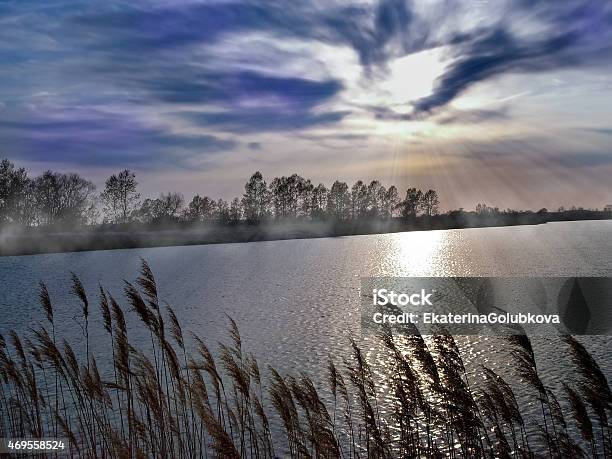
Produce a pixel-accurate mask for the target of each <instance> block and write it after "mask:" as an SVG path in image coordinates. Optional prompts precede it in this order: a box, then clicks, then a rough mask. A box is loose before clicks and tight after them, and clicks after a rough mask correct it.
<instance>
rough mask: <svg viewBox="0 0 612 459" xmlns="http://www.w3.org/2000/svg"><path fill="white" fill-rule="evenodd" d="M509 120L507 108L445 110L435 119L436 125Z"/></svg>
mask: <svg viewBox="0 0 612 459" xmlns="http://www.w3.org/2000/svg"><path fill="white" fill-rule="evenodd" d="M509 118H510V115H509V110H508V107H502V108H499V109H496V110H487V109H473V110H452V109H449V110H446V111H445V112H444V113H443V114H442V115H441V116H439V117H437V118H436V119H435V121H436V123H438V124H443V125H444V124H476V123H484V122H488V121H503V120H507V119H509Z"/></svg>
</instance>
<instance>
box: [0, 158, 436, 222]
mask: <svg viewBox="0 0 612 459" xmlns="http://www.w3.org/2000/svg"><path fill="white" fill-rule="evenodd" d="M439 204H440V201H439V197H438V193H437V192H436V191H435V190H432V189H430V190H427V191H422V190H419V189H417V188H409V189H408V190H406V193H405V195H404V198H403V199H401V198H400V194H399V191H398V189H397V188H396V187H395V186H393V185H392V186H389V187H388V188H386V187H385V186H384V185H383V184H381V183H380V182H379V181H378V180H373V181H371V182H370V183H366V182H364V181H362V180H358V181H357V182H355V183H354V184H353V185H352V186H351V187H349V185H348V184H347V183H345V182H341V181H338V180H336V181H335V182H334V183H333V184H332V185H331V187H329V188H328V187H326V186H325V185H324V184H323V183H319V184H318V185H315V184H314V183H313V182H311V180H309V179H306V178H304V177H301V176H300V175H298V174H293V175H291V176H288V177H285V176H283V177H275V178H274V179H272V180H271V181H270V183H267V182H266V180H265V179H264V177H263V176H262V174H261V172H259V171H258V172H255V173H254V174H253V175H252V176H251V177H250V178H249V180H248V181H247V183H246V184H245V186H244V193H243V194H242V196H240V197H235V198H234V199H232V200H231V201H229V202H228V201H226V200H224V199H213V198H210V197H208V196H201V195H199V194H196V195H195V196H194V197H193V198H192V199H191V201H189V202H188V203H186V202H185V199H184V197H183V195H182V194H181V193H176V192H168V193H162V194H160V195H159V196H158V197H157V198H146V199H144V200H141V196H140V193H139V192H138V182H137V181H136V175H135V174H134V172H132V171H130V170H128V169H125V170H123V171H121V172H119V173H117V174H113V175H111V176H110V177H109V178H108V179H107V180H106V181H105V183H104V188H103V190H102V191H101V192H98V191H97V190H96V186H95V185H94V184H93V183H92V182H91V181H89V180H87V179H85V178H83V177H81V176H79V175H78V174H75V173H68V174H64V173H59V172H53V171H46V172H44V173H43V174H41V175H40V176H38V177H30V176H29V175H28V172H27V171H26V170H25V169H24V168H23V167H16V166H15V165H14V164H13V163H12V162H10V161H9V160H8V159H3V160H2V161H0V223H4V224H6V223H13V224H19V225H23V226H45V225H55V224H71V225H74V224H81V225H83V224H95V223H100V222H101V223H113V224H124V223H131V222H141V223H157V222H163V221H188V222H219V223H236V222H240V221H246V222H249V223H259V222H262V221H269V220H295V219H308V220H324V219H334V220H351V219H390V218H393V217H406V218H410V217H416V216H419V215H426V216H433V215H436V214H438V211H439Z"/></svg>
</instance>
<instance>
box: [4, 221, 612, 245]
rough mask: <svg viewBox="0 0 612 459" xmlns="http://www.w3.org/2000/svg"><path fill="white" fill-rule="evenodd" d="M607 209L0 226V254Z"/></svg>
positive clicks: (446, 224) (379, 229)
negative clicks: (256, 221) (378, 217)
mask: <svg viewBox="0 0 612 459" xmlns="http://www.w3.org/2000/svg"><path fill="white" fill-rule="evenodd" d="M606 219H612V214H611V213H609V212H600V211H586V210H585V211H566V212H551V213H533V212H525V213H516V214H497V215H480V214H476V213H474V212H455V213H451V214H444V215H436V216H432V217H417V218H413V219H404V218H392V219H387V220H358V221H355V220H345V221H296V220H294V221H284V222H277V221H269V222H264V223H260V224H248V223H246V222H240V223H237V224H229V225H228V224H220V223H215V222H208V223H207V222H199V223H181V222H166V223H163V224H157V225H144V224H128V225H99V226H95V227H83V228H76V229H66V228H15V227H13V228H4V229H2V230H0V256H13V255H33V254H38V253H57V252H80V251H93V250H111V249H131V248H141V247H164V246H178V245H201V244H223V243H236V242H256V241H273V240H283V239H310V238H321V237H340V236H353V235H363V234H383V233H397V232H403V231H427V230H443V229H461V228H486V227H496V226H516V225H538V224H543V223H548V222H555V221H578V220H606Z"/></svg>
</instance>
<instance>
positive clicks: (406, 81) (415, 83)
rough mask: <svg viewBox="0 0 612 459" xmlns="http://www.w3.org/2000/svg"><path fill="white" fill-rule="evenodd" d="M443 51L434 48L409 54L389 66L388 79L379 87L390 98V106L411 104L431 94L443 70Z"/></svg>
mask: <svg viewBox="0 0 612 459" xmlns="http://www.w3.org/2000/svg"><path fill="white" fill-rule="evenodd" d="M443 51H444V49H443V48H434V49H431V50H427V51H422V52H420V53H415V54H410V55H408V56H405V57H402V58H399V59H396V60H394V61H393V62H391V63H390V64H389V75H388V78H387V79H386V80H384V81H383V82H382V83H381V84H380V87H381V89H383V90H384V91H385V92H387V93H388V94H389V96H390V97H391V98H392V101H389V102H391V105H393V104H398V103H401V104H406V103H407V102H413V101H415V100H418V99H420V98H422V97H426V96H429V95H430V94H431V93H432V92H433V88H434V84H435V81H436V79H437V78H438V77H439V76H440V75H442V73H443V71H444V68H445V63H444V60H443V58H442V54H443ZM408 108H410V107H409V106H406V107H405V109H408Z"/></svg>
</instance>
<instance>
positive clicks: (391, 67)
mask: <svg viewBox="0 0 612 459" xmlns="http://www.w3.org/2000/svg"><path fill="white" fill-rule="evenodd" d="M610 43H612V4H610V2H593V1H587V0H568V1H564V2H547V1H536V2H531V1H529V2H528V1H522V0H521V1H518V2H517V1H511V0H499V1H495V2H462V1H459V0H428V1H419V0H379V1H373V0H364V1H359V2H357V1H355V2H346V1H341V0H310V1H295V0H244V1H240V0H210V1H206V2H201V1H197V0H175V1H166V0H144V1H142V2H127V1H125V0H109V1H107V2H95V3H92V2H89V1H85V0H55V1H52V2H25V1H19V0H9V1H4V2H2V4H0V59H1V60H2V62H3V64H4V65H2V66H0V153H1V154H2V155H7V156H9V157H10V158H11V159H12V160H14V161H17V162H19V161H22V162H27V163H28V164H29V165H30V166H34V167H35V168H38V170H41V169H43V168H47V167H58V168H61V167H64V166H65V167H70V168H75V169H78V168H79V167H83V168H87V169H88V170H92V168H96V167H97V168H99V169H100V170H101V169H104V170H105V171H106V170H109V169H112V168H119V167H130V168H134V169H136V170H147V171H149V172H150V173H151V174H153V173H154V172H155V171H157V173H158V174H159V177H161V175H162V174H165V176H166V177H167V176H168V171H169V170H172V173H173V174H176V175H174V176H176V177H178V176H180V174H187V173H189V174H196V173H200V174H203V175H205V174H207V173H208V172H209V171H212V170H214V171H215V176H214V177H211V176H210V175H209V176H208V177H209V178H210V179H211V180H210V181H209V182H207V183H211V184H212V185H211V186H213V187H218V184H217V182H215V179H216V178H217V177H223V178H224V180H235V181H236V184H235V185H232V188H239V187H240V185H239V181H240V182H242V181H243V180H244V178H245V176H247V175H248V174H249V173H250V172H252V171H251V169H255V168H262V167H264V166H267V167H269V168H271V169H273V170H271V171H270V172H271V173H275V172H274V171H279V172H280V173H285V174H286V173H290V172H294V171H297V172H303V173H307V171H310V172H311V173H313V174H314V175H317V174H319V176H320V177H319V179H320V180H326V179H327V178H330V177H343V176H346V178H347V179H350V178H351V177H352V174H357V173H358V172H359V173H363V171H364V170H366V169H368V168H370V169H371V170H372V171H373V172H372V174H374V173H375V172H376V173H377V174H380V173H381V171H382V170H383V168H384V167H385V165H387V166H388V167H389V168H399V167H404V168H405V170H395V169H393V170H390V171H388V174H387V175H389V176H404V175H406V176H407V177H408V176H409V175H410V174H412V177H413V178H416V177H424V176H427V174H428V173H429V172H428V170H427V168H426V167H425V165H426V166H427V167H434V166H435V167H438V168H444V167H448V169H449V170H448V171H447V172H446V173H444V174H443V175H444V176H445V177H446V179H445V180H447V181H449V182H450V181H452V180H453V177H456V176H453V174H455V173H456V170H455V169H453V170H451V169H452V168H457V167H460V166H459V165H461V167H465V168H466V170H468V169H469V168H468V166H466V162H470V161H471V162H472V166H473V167H472V168H471V170H472V171H473V170H475V166H476V165H477V163H478V162H486V161H487V155H490V156H489V157H490V158H493V159H494V160H495V161H496V160H497V158H498V157H499V155H496V154H495V151H494V150H496V149H495V148H492V149H487V150H486V151H485V150H482V149H479V148H477V149H476V150H477V152H476V153H475V150H474V145H504V144H505V142H506V140H507V139H509V138H511V139H513V140H512V142H511V143H512V148H511V149H512V150H513V151H514V152H515V153H514V154H511V155H504V158H505V159H504V161H506V162H505V163H504V164H505V166H504V167H507V168H511V167H515V168H516V171H519V170H520V169H521V168H523V167H525V163H524V160H525V159H526V158H528V160H529V161H530V162H531V164H532V166H533V167H540V168H542V169H543V170H548V171H550V170H552V169H554V170H556V169H557V168H565V169H564V170H570V169H580V170H586V169H589V168H591V169H592V167H593V166H595V165H599V166H600V167H602V168H606V167H609V161H608V160H607V159H608V158H609V155H610V152H609V148H608V146H607V140H609V139H607V134H608V133H609V129H610V128H609V126H610V123H611V122H612V109H611V108H610V105H609V102H607V101H609V96H610V94H611V93H612V78H611V77H610V75H611V74H612V45H611V44H610ZM572 133H576V135H573V134H572ZM521 138H522V139H529V140H528V141H525V142H526V143H521V140H520V139H521ZM538 139H540V140H538ZM541 139H546V141H542V140H541ZM551 139H552V140H551ZM527 144H528V146H527ZM559 147H563V148H559ZM450 150H452V154H450V153H449V151H450ZM497 150H499V149H497ZM441 151H444V154H441V155H439V158H440V161H438V162H436V161H437V159H436V158H437V157H438V156H437V153H439V152H441ZM559 151H561V152H562V153H558V152H559ZM553 153H554V154H553ZM389 155H392V156H393V159H391V160H390V159H389V158H388V156H389ZM538 155H539V156H538ZM398 156H401V157H400V158H399V159H398V158H397V157H398ZM424 158H429V159H431V161H430V160H429V159H424ZM509 158H510V159H509ZM356 161H358V162H359V165H357V164H356ZM376 164H377V165H378V166H375V165H376ZM421 165H423V167H421ZM298 168H299V169H300V170H297V169H298ZM219 171H223V174H221V173H219ZM584 173H585V174H586V172H584ZM516 174H517V176H518V175H520V174H519V173H518V172H516ZM562 175H563V174H562V173H561V172H560V173H559V177H561V176H562ZM563 179H564V180H566V181H567V180H569V179H568V178H567V177H566V176H564V177H563ZM407 180H408V178H407ZM462 180H467V179H465V177H464V178H462ZM584 180H586V179H584ZM179 182H180V181H179ZM198 182H199V180H197V178H193V177H192V178H191V182H190V183H198ZM492 182H493V181H492V180H491V183H492ZM482 186H483V187H485V188H486V186H492V185H491V184H490V183H489V184H487V185H486V186H485V185H484V184H483V185H482ZM228 187H229V185H228ZM223 189H225V187H224V188H223ZM182 191H186V192H189V191H191V190H182ZM213 192H214V190H213V191H211V193H213Z"/></svg>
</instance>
